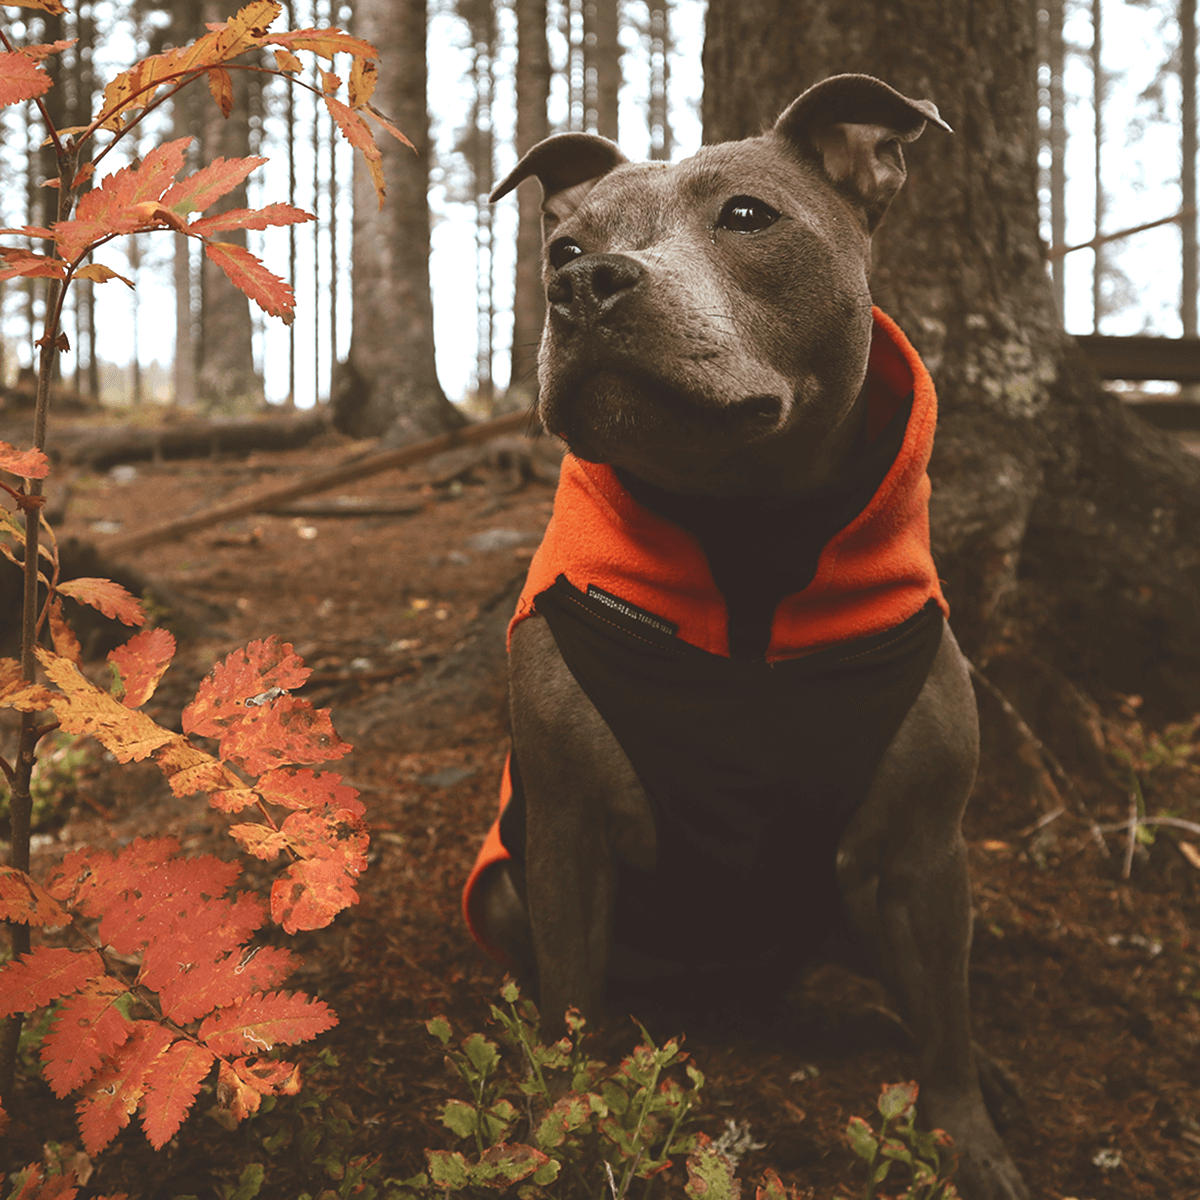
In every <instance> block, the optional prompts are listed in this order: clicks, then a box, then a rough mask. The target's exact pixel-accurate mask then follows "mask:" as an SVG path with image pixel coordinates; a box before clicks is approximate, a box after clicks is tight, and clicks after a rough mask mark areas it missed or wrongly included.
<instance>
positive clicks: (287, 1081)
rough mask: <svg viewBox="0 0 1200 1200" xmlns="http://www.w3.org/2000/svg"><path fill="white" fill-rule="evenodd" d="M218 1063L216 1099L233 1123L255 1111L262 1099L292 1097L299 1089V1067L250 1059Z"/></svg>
mask: <svg viewBox="0 0 1200 1200" xmlns="http://www.w3.org/2000/svg"><path fill="white" fill-rule="evenodd" d="M220 1063H221V1066H220V1073H219V1074H218V1077H217V1100H218V1101H219V1102H220V1103H221V1104H222V1105H223V1106H224V1107H225V1108H227V1109H228V1110H229V1111H230V1113H232V1114H233V1117H234V1119H235V1120H238V1121H244V1120H245V1119H246V1118H247V1117H248V1116H250V1115H251V1114H252V1113H256V1112H258V1106H259V1104H260V1103H261V1102H262V1097H263V1096H277V1095H283V1096H294V1095H295V1094H296V1093H297V1092H298V1091H299V1090H300V1068H299V1067H297V1066H293V1065H292V1064H291V1063H287V1062H273V1061H271V1060H264V1059H253V1058H237V1059H234V1061H233V1062H231V1063H229V1062H226V1061H225V1060H224V1059H221V1060H220Z"/></svg>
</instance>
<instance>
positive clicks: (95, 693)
mask: <svg viewBox="0 0 1200 1200" xmlns="http://www.w3.org/2000/svg"><path fill="white" fill-rule="evenodd" d="M37 656H38V661H39V662H40V663H41V664H42V667H43V668H44V669H45V672H46V674H47V675H48V676H49V677H50V680H51V682H52V683H54V684H56V685H57V686H58V687H59V688H60V689H61V690H62V692H63V693H64V694H63V695H62V696H60V697H58V698H57V699H56V700H55V701H54V705H53V707H54V713H55V716H57V717H58V720H59V723H60V724H61V725H62V727H63V729H64V730H65V731H66V732H67V733H86V734H90V735H91V736H92V737H94V738H96V740H97V741H99V742H100V743H101V745H103V746H104V747H105V749H107V750H110V751H112V753H113V755H114V757H115V758H116V760H117V761H118V762H140V761H141V760H142V759H144V758H147V757H148V756H149V755H150V754H152V753H153V752H154V751H155V750H157V749H158V748H159V747H160V746H163V745H165V744H167V743H168V742H172V741H181V740H182V739H181V738H180V736H179V734H177V733H171V732H170V731H169V730H167V729H163V728H162V727H161V726H159V725H157V724H155V722H154V721H152V720H151V719H150V718H149V717H148V716H146V714H145V713H141V712H137V711H136V710H133V709H128V708H126V707H125V706H124V705H123V704H122V703H121V702H120V701H119V700H114V699H113V697H112V696H110V695H109V694H108V693H107V692H105V691H102V690H101V689H100V688H98V687H96V685H95V684H94V683H92V682H91V681H90V680H87V679H85V678H84V677H83V676H82V675H81V674H80V673H79V671H78V670H77V669H76V668H75V666H74V665H73V664H72V663H70V662H68V661H67V660H66V659H65V658H60V657H59V656H58V655H57V654H51V653H49V651H46V650H43V649H42V648H41V647H38V649H37Z"/></svg>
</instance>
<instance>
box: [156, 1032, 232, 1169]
mask: <svg viewBox="0 0 1200 1200" xmlns="http://www.w3.org/2000/svg"><path fill="white" fill-rule="evenodd" d="M214 1061H215V1060H214V1056H213V1055H212V1054H211V1053H210V1052H209V1051H208V1050H205V1049H204V1047H203V1046H197V1045H196V1044H195V1043H194V1042H176V1043H175V1044H174V1045H173V1046H172V1047H171V1048H170V1049H169V1050H168V1051H167V1052H166V1053H165V1054H163V1055H162V1056H161V1057H160V1058H157V1059H155V1061H154V1062H153V1063H151V1064H150V1069H149V1070H148V1071H147V1072H146V1094H145V1095H144V1096H143V1097H142V1128H143V1129H144V1130H145V1131H146V1139H147V1141H149V1143H150V1145H152V1146H153V1147H154V1148H155V1150H161V1149H162V1148H163V1146H165V1145H166V1144H167V1142H169V1141H170V1140H171V1138H172V1137H174V1136H175V1134H176V1133H177V1132H178V1130H179V1127H180V1126H181V1125H182V1124H183V1120H184V1118H185V1117H186V1116H187V1114H188V1110H189V1109H190V1108H191V1107H192V1105H193V1104H194V1103H195V1102H196V1096H197V1094H198V1093H199V1091H200V1085H201V1084H202V1083H203V1082H204V1077H205V1076H206V1075H207V1074H208V1073H209V1071H210V1070H212V1065H213V1062H214Z"/></svg>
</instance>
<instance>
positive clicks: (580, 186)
mask: <svg viewBox="0 0 1200 1200" xmlns="http://www.w3.org/2000/svg"><path fill="white" fill-rule="evenodd" d="M628 161H629V160H628V159H627V158H626V157H625V155H624V154H622V153H621V151H620V150H619V149H618V147H617V145H616V143H615V142H610V141H609V140H608V138H602V137H599V136H598V135H596V134H594V133H558V134H555V135H554V136H553V137H548V138H546V140H545V141H542V142H538V144H537V145H536V146H534V147H533V149H532V150H530V151H529V153H528V154H526V155H525V157H524V158H522V159H521V161H520V162H519V163H517V165H516V166H515V167H513V169H512V170H511V171H510V172H509V173H508V174H507V175H506V176H505V177H504V178H503V179H502V180H501V181H500V182H499V183H498V184H497V185H496V187H495V188H494V189H493V191H492V194H491V195H490V196H489V197H488V199H489V200H491V201H492V202H493V203H494V202H495V201H497V200H499V199H500V197H501V196H506V195H508V193H509V192H511V191H512V190H513V188H515V187H516V186H517V184H518V183H520V182H521V180H522V179H528V178H529V177H530V176H531V175H535V176H537V179H538V182H539V183H540V184H541V185H542V240H543V241H549V240H550V235H551V233H553V232H554V229H555V227H556V226H557V225H558V224H559V222H560V221H565V220H566V219H567V218H568V217H570V216H571V215H572V214H573V213H574V212H575V210H576V209H577V208H578V207H579V206H580V205H581V204H582V203H583V201H584V198H585V197H586V196H587V194H588V192H590V191H591V190H592V188H594V187H595V186H596V184H597V183H599V182H600V180H601V179H602V178H603V177H604V176H605V175H607V174H608V173H609V171H611V170H612V169H613V167H619V166H620V165H621V164H622V163H626V162H628Z"/></svg>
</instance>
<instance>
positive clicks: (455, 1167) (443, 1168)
mask: <svg viewBox="0 0 1200 1200" xmlns="http://www.w3.org/2000/svg"><path fill="white" fill-rule="evenodd" d="M425 1161H426V1162H428V1163H429V1178H430V1180H431V1182H432V1183H433V1185H434V1186H435V1187H440V1188H445V1189H446V1190H447V1191H451V1192H461V1191H462V1189H463V1188H465V1187H466V1186H467V1185H468V1184H469V1183H470V1182H471V1175H470V1171H471V1168H470V1166H469V1165H468V1163H467V1160H466V1159H465V1158H463V1156H462V1155H461V1154H459V1153H458V1151H457V1150H426V1151H425Z"/></svg>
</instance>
